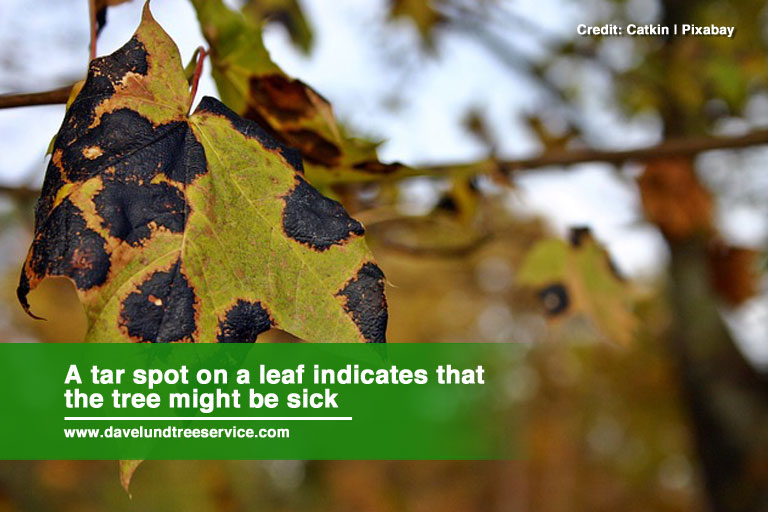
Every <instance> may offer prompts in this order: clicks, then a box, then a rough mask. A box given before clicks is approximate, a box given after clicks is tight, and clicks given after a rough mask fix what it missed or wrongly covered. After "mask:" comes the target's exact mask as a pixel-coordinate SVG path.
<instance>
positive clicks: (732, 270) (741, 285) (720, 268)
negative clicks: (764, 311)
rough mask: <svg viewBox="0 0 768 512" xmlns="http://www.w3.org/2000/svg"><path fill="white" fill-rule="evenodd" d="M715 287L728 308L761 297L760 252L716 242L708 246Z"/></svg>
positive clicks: (713, 285)
mask: <svg viewBox="0 0 768 512" xmlns="http://www.w3.org/2000/svg"><path fill="white" fill-rule="evenodd" d="M707 257H708V260H709V270H710V276H711V281H712V288H713V289H714V290H715V292H717V294H718V296H719V297H720V298H721V299H722V300H723V301H725V303H726V304H728V305H729V306H738V305H740V304H742V303H744V302H746V301H747V300H749V299H751V298H752V297H754V296H755V295H757V294H758V292H759V288H760V286H759V285H760V277H761V273H760V253H759V252H758V251H756V250H754V249H748V248H746V247H732V246H729V245H726V244H725V243H723V242H721V241H719V240H716V241H713V242H712V243H710V244H709V245H708V246H707Z"/></svg>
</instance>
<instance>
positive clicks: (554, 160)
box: [421, 130, 768, 174]
mask: <svg viewBox="0 0 768 512" xmlns="http://www.w3.org/2000/svg"><path fill="white" fill-rule="evenodd" d="M763 144H768V130H758V131H754V132H751V133H748V134H746V135H741V136H737V137H722V136H694V137H684V138H679V139H669V140H667V141H664V142H662V143H660V144H657V145H655V146H648V147H644V148H637V149H626V150H619V151H604V150H597V149H589V148H584V149H563V150H553V151H548V152H545V153H542V154H541V155H538V156H535V157H531V158H523V159H519V160H501V161H499V162H497V166H498V167H497V168H498V169H501V170H502V171H505V172H514V171H527V170H533V169H538V168H541V167H549V166H569V165H574V164H582V163H587V162H604V163H609V164H621V163H624V162H628V161H632V160H634V161H639V162H643V161H647V160H653V159H656V158H667V157H671V156H693V155H696V154H698V153H703V152H705V151H712V150H716V149H738V148H746V147H751V146H759V145H763ZM488 167H489V162H488V161H484V162H480V163H477V164H455V165H451V164H446V165H438V166H428V167H422V168H421V169H423V170H424V171H425V172H424V174H433V173H435V172H438V171H440V170H450V169H456V168H466V170H467V174H473V173H472V168H475V169H477V171H485V172H487V169H488ZM477 171H476V172H475V173H478V172H477Z"/></svg>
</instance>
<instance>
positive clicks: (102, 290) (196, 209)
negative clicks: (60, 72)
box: [18, 7, 387, 342]
mask: <svg viewBox="0 0 768 512" xmlns="http://www.w3.org/2000/svg"><path fill="white" fill-rule="evenodd" d="M191 102H192V98H191V97H190V92H189V85H188V83H187V79H186V77H185V74H184V69H183V67H182V64H181V58H180V56H179V52H178V49H177V48H176V45H175V44H174V43H173V41H172V40H171V39H170V37H169V36H168V35H167V34H166V33H165V32H164V31H163V29H162V28H161V27H160V26H159V25H158V24H157V23H156V22H155V21H154V19H153V18H152V16H151V14H150V12H149V9H148V7H145V10H144V15H143V18H142V22H141V25H140V26H139V29H138V30H137V32H136V34H135V35H134V36H133V37H132V38H131V40H130V41H129V42H128V43H127V44H126V45H125V46H123V47H122V48H121V49H119V50H117V51H116V52H115V53H113V54H112V55H110V56H107V57H102V58H98V59H95V60H94V61H93V62H92V63H91V67H90V70H89V73H88V77H87V79H86V81H85V84H84V85H83V87H82V89H81V90H80V92H79V93H78V95H77V97H76V98H75V100H74V101H73V102H72V104H71V106H70V108H69V109H68V111H67V114H66V116H65V118H64V122H63V124H62V127H61V130H60V132H59V134H58V135H57V137H56V139H55V142H54V145H53V153H52V157H51V162H50V164H49V166H48V170H47V172H46V177H45V182H44V185H43V190H42V195H41V197H40V200H39V202H38V205H37V209H36V212H35V237H34V240H33V243H32V247H31V248H30V250H29V254H28V256H27V261H26V263H25V266H24V269H23V271H22V275H21V281H20V284H19V289H18V295H19V299H20V301H21V303H22V305H23V306H24V307H25V309H27V310H29V304H28V302H27V294H28V293H29V291H30V290H31V289H32V288H34V287H35V286H36V285H37V284H38V283H39V282H40V281H41V280H42V279H44V278H45V277H46V276H66V277H69V278H70V279H71V280H72V281H73V282H74V283H75V285H76V288H77V291H78V295H79V297H80V300H81V301H82V302H83V304H84V305H85V309H86V313H87V315H88V319H89V331H88V335H87V341H100V342H105V341H136V342H179V341H181V342H200V341H219V342H252V341H255V339H256V337H257V336H258V335H259V334H260V333H261V332H263V331H266V330H267V329H269V328H270V327H273V326H274V327H278V328H280V329H282V330H284V331H287V332H290V333H291V334H294V335H295V336H298V337H299V338H303V339H308V340H312V341H342V342H355V341H370V342H383V341H384V340H385V330H386V324H387V309H386V300H385V297H384V276H383V274H382V272H381V270H380V269H379V267H378V266H377V265H376V264H375V263H374V262H373V259H372V256H371V254H370V251H369V250H368V248H367V246H366V244H365V240H364V238H363V234H364V229H363V226H362V225H361V224H360V223H359V222H357V221H356V220H354V219H352V218H351V217H350V216H349V215H348V214H347V212H346V211H345V210H344V208H343V207H342V206H341V205H340V204H339V203H337V202H335V201H332V200H330V199H328V198H326V197H324V196H322V195H321V194H320V193H319V192H318V191H317V190H315V189H314V188H312V186H310V185H309V184H308V183H307V181H306V180H305V179H304V177H303V175H302V162H301V158H300V155H299V154H298V152H296V151H295V150H293V149H290V148H288V147H286V146H283V145H281V144H280V143H278V142H276V141H275V140H274V139H273V138H272V137H270V136H269V135H268V134H267V132H266V131H265V130H264V129H263V128H262V127H261V126H260V125H258V124H256V123H254V122H251V121H247V120H245V119H242V118H241V117H239V116H237V114H235V113H234V112H232V111H231V110H229V109H228V108H227V107H226V106H224V105H223V104H222V103H221V102H219V101H218V100H216V99H214V98H203V100H202V101H201V102H200V105H199V107H198V108H197V110H196V111H195V113H194V114H192V115H189V114H188V110H189V106H190V104H191Z"/></svg>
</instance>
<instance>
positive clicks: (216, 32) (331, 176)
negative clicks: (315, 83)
mask: <svg viewBox="0 0 768 512" xmlns="http://www.w3.org/2000/svg"><path fill="white" fill-rule="evenodd" d="M192 4H193V5H194V6H195V9H196V10H197V16H198V18H199V20H200V26H201V27H202V30H203V35H204V36H205V38H206V40H207V41H208V44H210V45H211V61H212V63H213V78H214V80H215V81H216V85H217V87H218V89H219V93H220V94H221V98H222V100H223V101H224V103H226V104H227V105H229V106H230V107H231V108H232V110H234V111H235V112H237V113H238V114H240V115H242V116H243V117H246V118H248V119H252V120H255V121H258V122H259V123H260V124H261V125H262V126H264V127H266V128H268V129H269V130H270V134H271V135H273V136H274V137H276V138H277V139H278V140H280V141H282V142H285V143H287V144H289V145H290V146H293V147H295V148H297V149H298V150H299V151H301V154H302V156H303V157H304V162H305V165H306V170H307V178H308V179H309V181H310V182H311V183H313V184H315V185H318V186H319V185H323V184H332V183H336V182H360V181H370V180H378V179H381V178H383V177H394V176H399V177H401V176H406V175H413V174H418V173H417V172H416V171H415V170H413V169H410V168H408V167H407V166H404V165H402V164H400V163H390V164H385V163H382V162H380V161H379V159H378V157H377V155H376V147H377V144H376V143H373V142H370V141H365V140H362V139H356V138H352V137H348V136H346V134H345V133H344V129H343V127H342V126H340V125H339V123H337V121H336V119H335V117H334V114H333V109H332V107H331V105H330V103H329V102H328V101H327V100H326V99H325V98H323V97H322V96H321V95H320V94H319V93H318V92H317V91H315V90H314V89H313V88H312V87H310V86H309V85H307V84H305V83H304V82H302V81H301V80H297V79H295V78H291V77H289V76H288V75H286V74H285V73H284V72H283V71H282V69H280V67H279V66H278V65H277V64H275V63H274V62H273V61H272V59H271V58H270V56H269V52H268V51H267V49H266V47H265V46H264V42H263V40H262V29H261V26H259V25H256V24H254V23H252V22H251V20H249V19H248V18H246V17H244V16H243V15H242V14H241V13H239V12H237V11H233V10H231V9H229V8H228V7H227V6H226V5H224V3H223V2H222V1H221V0H192Z"/></svg>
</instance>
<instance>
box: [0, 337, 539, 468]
mask: <svg viewBox="0 0 768 512" xmlns="http://www.w3.org/2000/svg"><path fill="white" fill-rule="evenodd" d="M524 352H525V346H524V345H521V344H484V343H456V344H423V343H419V344H397V343H394V344H387V345H374V344H359V345H350V344H333V343H332V344H315V343H302V344H258V343H257V344H243V345H239V344H238V345H224V344H205V345H202V344H201V345H189V344H172V345H149V344H125V345H122V344H80V343H78V344H17V343H3V344H0V394H2V402H1V403H2V407H3V409H4V411H3V421H2V422H0V458H2V459H5V460H9V459H414V460H425V459H511V458H515V455H516V453H517V452H518V449H517V448H518V446H517V439H516V430H517V423H518V418H517V416H518V411H516V410H515V408H514V407H513V405H514V404H513V402H512V401H511V398H509V397H510V396H511V394H510V393H509V392H508V390H506V389H505V383H507V382H509V381H510V379H509V376H510V374H511V373H512V372H514V371H515V367H516V366H517V365H518V364H519V363H520V362H521V361H522V358H523V356H524ZM441 368H442V373H441V371H440V369H441ZM120 370H123V372H120ZM118 375H119V377H120V382H119V383H118V382H117V378H118ZM246 376H247V377H248V380H247V382H246V380H245V377H246ZM441 376H442V377H441ZM449 377H450V382H449ZM323 378H324V379H325V380H323ZM216 379H218V380H216ZM457 380H458V381H459V382H456V381H457ZM157 381H160V382H157ZM150 382H153V383H154V384H152V385H151V386H150ZM99 397H100V398H101V400H99ZM172 400H173V407H172V406H171V405H172ZM187 400H188V402H187ZM236 405H238V406H239V407H237V406H236Z"/></svg>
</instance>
